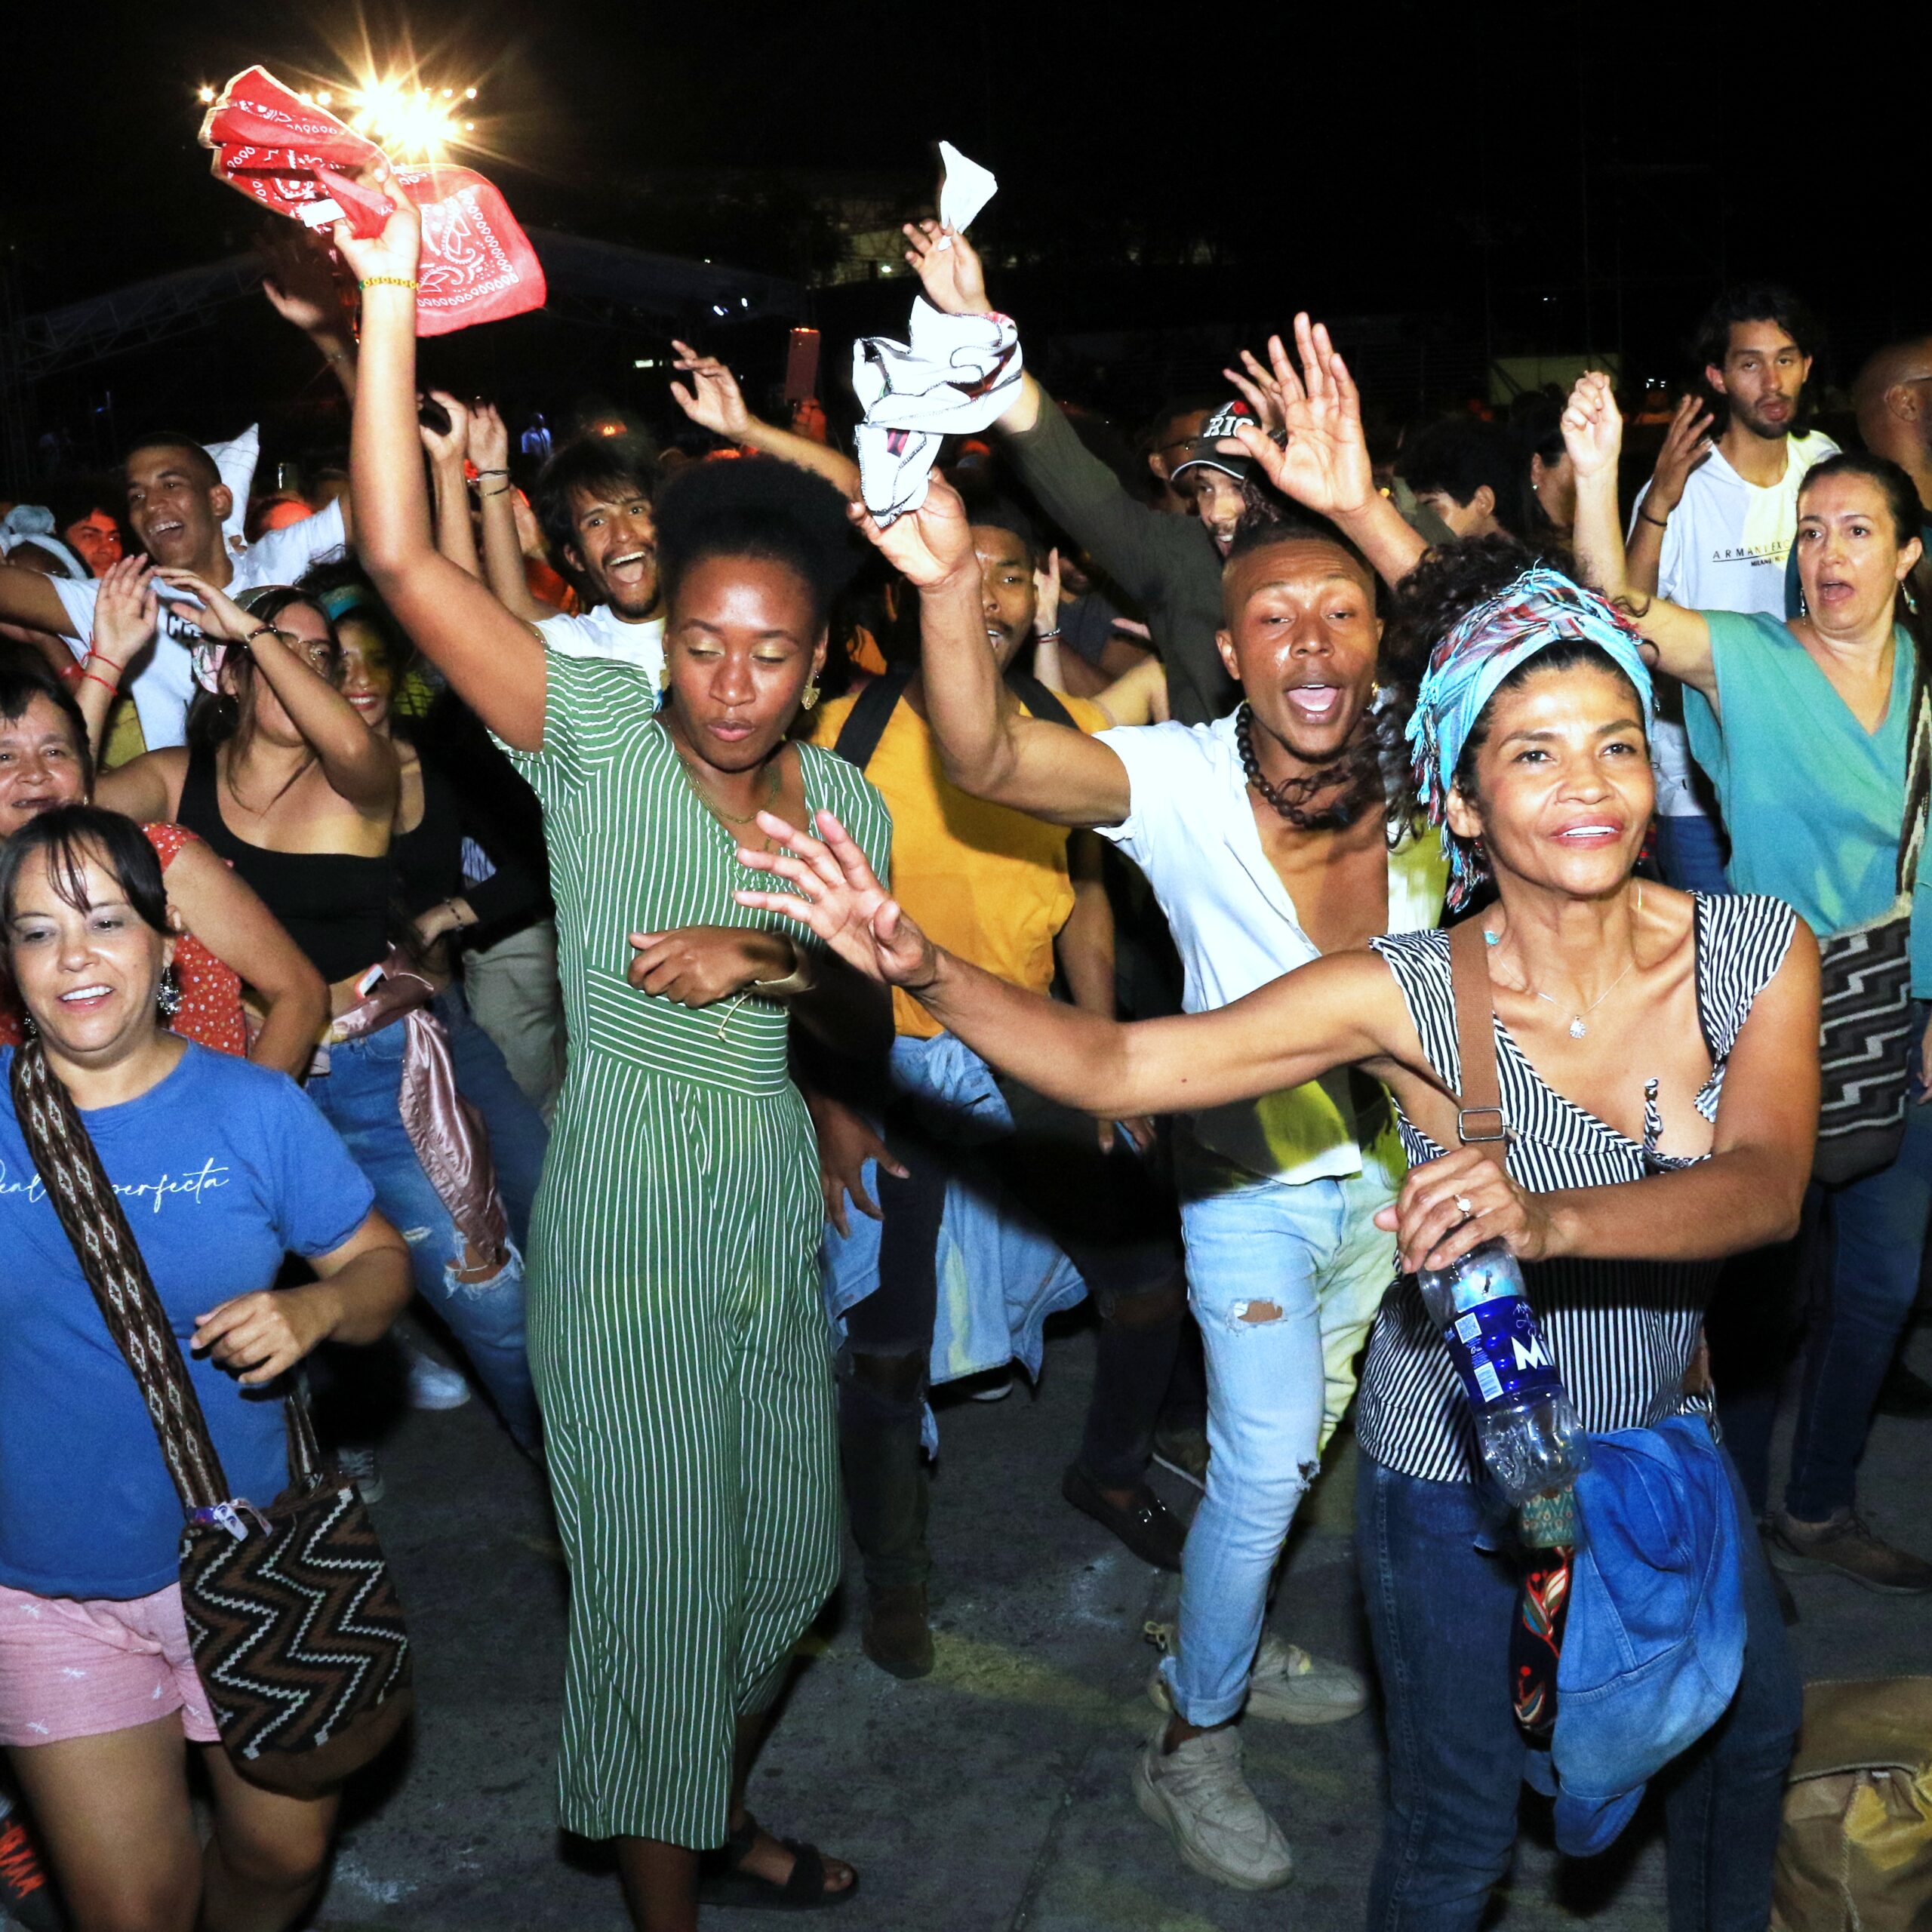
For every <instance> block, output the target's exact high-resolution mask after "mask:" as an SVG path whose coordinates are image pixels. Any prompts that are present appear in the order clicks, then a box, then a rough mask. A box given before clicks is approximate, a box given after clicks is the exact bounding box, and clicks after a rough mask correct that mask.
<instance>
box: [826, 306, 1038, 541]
mask: <svg viewBox="0 0 1932 1932" xmlns="http://www.w3.org/2000/svg"><path fill="white" fill-rule="evenodd" d="M909 334H910V335H911V337H912V340H910V341H909V342H894V341H893V340H891V338H890V337H887V336H881V335H872V336H862V337H860V339H859V340H857V342H855V343H854V344H853V345H852V387H853V389H854V392H856V393H857V396H858V398H859V400H860V402H862V403H863V404H864V405H865V410H866V417H865V420H864V421H863V423H860V425H859V427H858V432H857V446H858V455H859V482H860V491H861V493H862V494H863V496H864V497H865V500H866V509H869V510H870V511H871V512H872V515H874V516H875V517H876V518H878V520H879V521H880V522H881V523H890V522H891V521H892V520H893V519H894V518H895V517H898V516H902V515H904V514H905V512H906V511H908V510H915V509H918V507H919V506H920V505H921V503H924V501H925V500H926V481H927V478H928V476H929V475H931V472H932V466H933V463H934V459H935V458H936V457H937V456H938V454H939V446H940V439H941V438H943V437H946V436H969V435H974V434H975V433H976V432H978V431H980V430H981V429H986V428H987V427H988V426H989V425H990V424H992V423H994V422H995V421H997V420H998V418H999V417H1001V415H1002V414H1004V412H1005V411H1006V409H1007V407H1008V405H1009V404H1010V403H1011V401H1012V400H1013V392H1014V387H1015V386H1016V385H1017V383H1018V382H1019V380H1020V371H1021V368H1022V367H1023V364H1022V362H1021V359H1020V332H1019V331H1018V330H1017V328H1014V325H1013V323H1012V321H1011V318H1008V317H1007V316H1005V315H943V314H942V313H941V312H940V311H939V310H938V309H935V308H934V306H933V305H932V304H931V303H930V302H928V300H926V298H925V297H924V296H923V295H921V296H918V297H915V298H914V300H913V303H912V326H911V328H910V330H909Z"/></svg>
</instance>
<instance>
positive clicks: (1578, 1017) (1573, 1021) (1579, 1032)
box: [1483, 879, 1644, 1040]
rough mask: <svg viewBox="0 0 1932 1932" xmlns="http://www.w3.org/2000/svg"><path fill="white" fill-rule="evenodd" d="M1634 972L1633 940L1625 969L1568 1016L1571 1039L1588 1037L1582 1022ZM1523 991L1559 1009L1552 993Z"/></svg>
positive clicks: (1494, 936)
mask: <svg viewBox="0 0 1932 1932" xmlns="http://www.w3.org/2000/svg"><path fill="white" fill-rule="evenodd" d="M1643 913H1644V882H1643V881H1642V880H1641V879H1639V880H1638V881H1637V916H1638V918H1642V917H1643ZM1483 937H1484V939H1485V940H1487V942H1488V943H1489V944H1490V945H1491V946H1500V944H1501V943H1502V941H1503V935H1502V934H1500V933H1492V932H1485V933H1484V934H1483ZM1636 970H1637V948H1636V945H1635V941H1634V940H1633V941H1632V944H1631V947H1630V963H1629V965H1627V966H1626V967H1625V968H1624V969H1623V971H1622V972H1620V974H1617V977H1616V978H1615V979H1614V980H1611V983H1610V984H1609V985H1608V986H1605V987H1604V989H1603V991H1602V992H1600V993H1598V995H1597V996H1596V998H1595V999H1593V1000H1592V1001H1590V1003H1589V1005H1588V1006H1586V1007H1585V1008H1583V1011H1581V1012H1580V1013H1573V1014H1571V1016H1570V1026H1569V1029H1568V1030H1569V1034H1570V1037H1571V1039H1573V1040H1581V1039H1583V1038H1586V1037H1587V1036H1588V1035H1589V1030H1590V1029H1589V1028H1588V1027H1587V1026H1585V1025H1584V1024H1583V1022H1584V1020H1586V1019H1587V1018H1588V1017H1589V1015H1590V1014H1592V1013H1594V1012H1595V1011H1596V1010H1597V1008H1598V1007H1600V1006H1601V1005H1602V1004H1603V1003H1604V1001H1605V1000H1607V998H1609V997H1610V996H1611V994H1612V993H1614V992H1616V990H1617V988H1618V987H1619V986H1622V985H1623V983H1624V981H1625V980H1627V979H1629V977H1630V975H1631V974H1632V973H1634V972H1635V971H1636ZM1523 991H1524V992H1526V993H1536V995H1537V998H1538V999H1540V1000H1544V1001H1547V1002H1548V1003H1549V1004H1550V1005H1552V1006H1555V1007H1559V1008H1560V1006H1561V1001H1559V1000H1558V999H1557V998H1556V996H1555V995H1554V994H1553V993H1543V992H1537V989H1536V988H1535V987H1534V986H1527V985H1526V986H1524V988H1523Z"/></svg>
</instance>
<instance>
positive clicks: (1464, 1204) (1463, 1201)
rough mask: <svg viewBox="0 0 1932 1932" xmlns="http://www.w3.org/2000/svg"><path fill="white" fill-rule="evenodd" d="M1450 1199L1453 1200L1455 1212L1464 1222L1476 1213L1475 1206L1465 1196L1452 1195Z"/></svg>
mask: <svg viewBox="0 0 1932 1932" xmlns="http://www.w3.org/2000/svg"><path fill="white" fill-rule="evenodd" d="M1451 1199H1453V1200H1454V1202H1455V1204H1456V1211H1457V1213H1458V1214H1460V1215H1461V1216H1462V1217H1463V1220H1469V1219H1470V1218H1471V1217H1472V1216H1473V1215H1474V1214H1475V1211H1476V1204H1475V1202H1474V1201H1472V1200H1471V1199H1470V1198H1469V1196H1468V1195H1466V1194H1458V1195H1452V1196H1451Z"/></svg>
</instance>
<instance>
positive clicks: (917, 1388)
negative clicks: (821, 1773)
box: [838, 1355, 933, 1678]
mask: <svg viewBox="0 0 1932 1932" xmlns="http://www.w3.org/2000/svg"><path fill="white" fill-rule="evenodd" d="M924 1396H925V1364H924V1361H921V1360H919V1359H918V1358H915V1357H912V1356H898V1355H851V1356H848V1358H847V1360H846V1361H845V1363H844V1364H843V1365H842V1372H841V1375H840V1377H839V1383H838V1435H839V1451H840V1457H841V1461H842V1462H843V1463H844V1471H845V1501H846V1507H847V1509H848V1510H849V1512H851V1521H852V1535H853V1537H854V1540H855V1541H856V1542H857V1544H858V1546H859V1551H860V1555H862V1556H863V1558H864V1559H865V1575H866V1619H865V1625H864V1628H863V1632H862V1633H861V1635H860V1645H861V1647H863V1650H864V1651H865V1654H866V1656H867V1657H870V1658H871V1659H872V1662H873V1663H875V1664H877V1665H878V1667H879V1668H880V1669H881V1670H883V1671H886V1672H889V1673H890V1674H891V1675H893V1676H894V1677H900V1678H914V1677H924V1675H926V1674H927V1673H928V1672H929V1671H930V1670H931V1669H932V1667H933V1640H932V1632H931V1629H929V1628H928V1624H927V1621H926V1580H927V1578H928V1577H929V1576H930V1575H931V1571H932V1559H931V1557H930V1556H929V1555H928V1554H927V1552H926V1506H927V1495H928V1481H927V1476H926V1463H925V1451H924V1445H923V1444H922V1443H921V1440H920V1429H921V1421H922V1420H923V1416H924Z"/></svg>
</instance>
